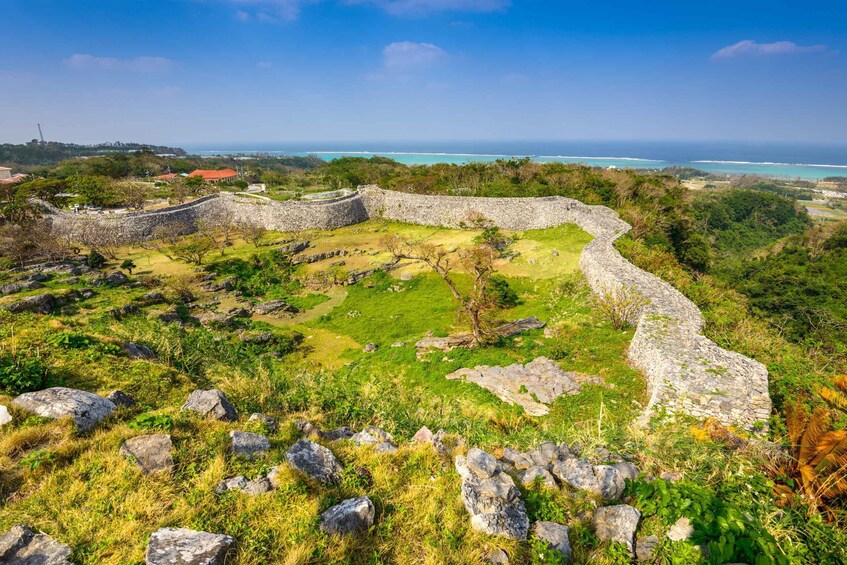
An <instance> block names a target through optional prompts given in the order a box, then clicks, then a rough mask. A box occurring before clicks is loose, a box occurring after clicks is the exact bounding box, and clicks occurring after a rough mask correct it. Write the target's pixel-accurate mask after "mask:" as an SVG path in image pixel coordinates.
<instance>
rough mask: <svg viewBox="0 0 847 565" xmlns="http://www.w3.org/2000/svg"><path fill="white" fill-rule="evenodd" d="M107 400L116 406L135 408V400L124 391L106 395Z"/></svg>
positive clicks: (115, 391)
mask: <svg viewBox="0 0 847 565" xmlns="http://www.w3.org/2000/svg"><path fill="white" fill-rule="evenodd" d="M106 400H111V401H112V404H114V405H115V406H127V407H128V406H135V399H134V398H133V397H131V396H130V395H128V394H127V393H125V392H124V391H122V390H113V391H112V392H110V393H109V394H107V395H106Z"/></svg>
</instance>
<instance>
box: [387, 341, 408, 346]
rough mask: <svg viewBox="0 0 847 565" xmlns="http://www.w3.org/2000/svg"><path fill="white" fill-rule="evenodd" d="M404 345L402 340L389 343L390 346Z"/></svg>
mask: <svg viewBox="0 0 847 565" xmlns="http://www.w3.org/2000/svg"><path fill="white" fill-rule="evenodd" d="M404 345H406V344H405V343H403V342H402V341H395V342H394V343H392V344H391V347H403V346H404Z"/></svg>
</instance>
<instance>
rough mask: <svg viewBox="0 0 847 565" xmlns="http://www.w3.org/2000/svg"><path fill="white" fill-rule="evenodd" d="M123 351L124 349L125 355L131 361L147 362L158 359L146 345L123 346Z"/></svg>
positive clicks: (130, 344) (132, 344)
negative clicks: (143, 360) (141, 360)
mask: <svg viewBox="0 0 847 565" xmlns="http://www.w3.org/2000/svg"><path fill="white" fill-rule="evenodd" d="M121 349H123V351H124V353H126V355H127V357H129V358H130V359H145V360H147V361H152V360H154V359H156V354H155V353H153V350H152V349H150V348H149V347H147V346H146V345H141V344H138V343H133V342H129V343H125V344H123V345H122V346H121Z"/></svg>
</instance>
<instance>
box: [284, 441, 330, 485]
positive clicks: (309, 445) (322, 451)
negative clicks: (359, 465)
mask: <svg viewBox="0 0 847 565" xmlns="http://www.w3.org/2000/svg"><path fill="white" fill-rule="evenodd" d="M285 458H286V459H287V460H288V463H289V464H290V465H291V466H292V467H294V468H295V469H297V470H298V471H300V472H301V473H304V474H306V475H309V476H310V477H312V478H313V479H315V480H316V481H320V482H322V483H324V484H334V483H337V482H338V481H339V480H340V478H341V471H342V470H343V468H342V467H341V463H340V462H339V461H338V459H336V457H335V455H333V453H332V451H330V450H329V449H327V448H325V447H324V446H322V445H319V444H317V443H315V442H313V441H311V440H308V439H301V440H300V441H298V442H297V443H295V444H294V445H292V446H291V448H289V450H288V451H287V452H286V453H285Z"/></svg>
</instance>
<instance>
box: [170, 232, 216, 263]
mask: <svg viewBox="0 0 847 565" xmlns="http://www.w3.org/2000/svg"><path fill="white" fill-rule="evenodd" d="M215 247H216V245H215V240H214V239H213V238H211V237H209V236H207V235H194V236H187V237H184V238H182V240H181V241H180V242H178V243H177V244H176V245H173V246H171V248H170V252H171V254H173V255H174V256H176V257H177V258H179V259H182V260H184V261H188V262H189V263H193V264H194V265H202V264H203V259H204V258H205V257H206V255H208V254H209V253H211V252H212V250H213V249H215Z"/></svg>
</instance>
